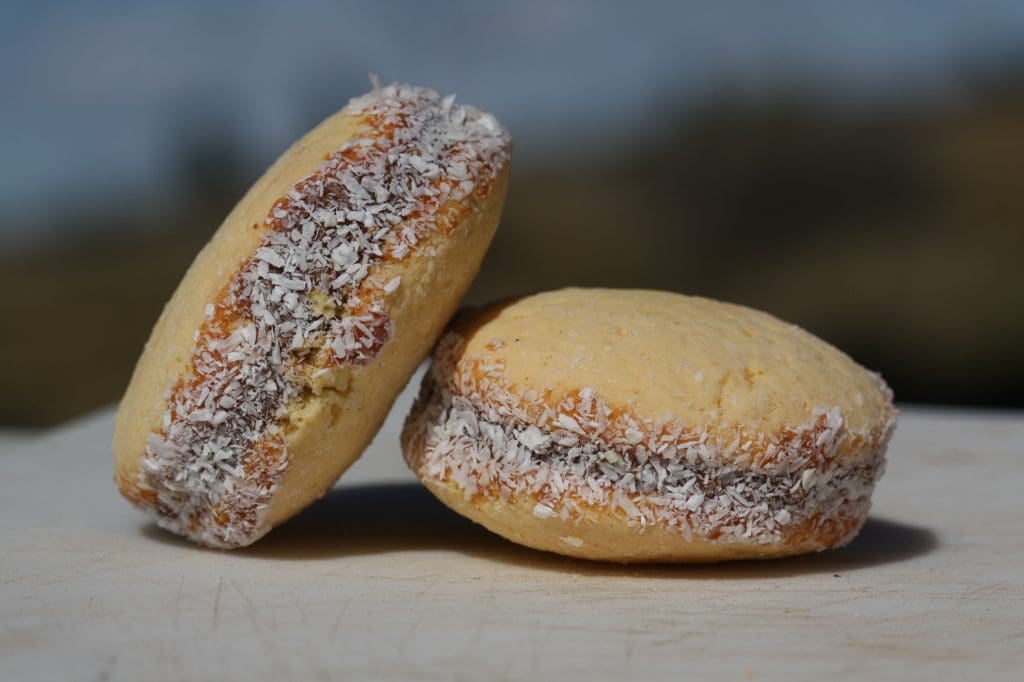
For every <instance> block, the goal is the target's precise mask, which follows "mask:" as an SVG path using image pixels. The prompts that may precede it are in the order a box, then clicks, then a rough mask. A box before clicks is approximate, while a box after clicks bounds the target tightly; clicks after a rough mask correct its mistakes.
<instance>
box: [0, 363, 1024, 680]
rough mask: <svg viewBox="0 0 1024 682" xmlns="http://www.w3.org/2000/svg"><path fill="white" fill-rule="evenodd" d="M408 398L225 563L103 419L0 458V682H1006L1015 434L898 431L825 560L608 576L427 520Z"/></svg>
mask: <svg viewBox="0 0 1024 682" xmlns="http://www.w3.org/2000/svg"><path fill="white" fill-rule="evenodd" d="M414 385H415V379H414ZM409 399H410V396H409V393H408V391H407V392H406V394H404V395H403V397H402V398H401V399H400V400H399V403H398V405H397V408H396V413H393V414H392V416H391V417H389V420H388V422H387V424H386V425H385V428H384V430H383V431H382V432H381V433H380V434H379V435H378V437H377V440H376V441H375V443H374V445H373V446H372V447H371V448H370V450H369V451H368V452H367V453H366V455H365V456H364V457H363V459H362V460H361V461H360V462H359V463H357V464H356V466H355V467H353V469H352V470H351V471H350V472H349V474H348V475H347V476H346V477H345V479H344V482H343V484H342V485H341V486H339V487H337V488H335V489H334V490H332V491H331V492H330V493H329V494H328V496H327V497H325V498H324V499H323V500H321V501H320V502H319V503H318V504H317V505H315V506H314V507H312V508H311V509H309V510H307V511H306V512H305V513H303V514H302V515H300V516H299V517H297V518H296V519H295V520H294V521H292V522H291V523H290V524H288V525H286V526H284V527H282V528H280V529H278V530H276V531H274V532H273V533H272V534H271V535H270V536H268V537H267V538H266V539H264V540H263V541H261V542H260V543H258V544H257V545H256V546H254V547H252V548H250V549H248V550H244V551H238V552H234V553H224V552H217V551H209V550H202V549H199V548H196V547H194V546H191V545H188V544H186V543H184V542H182V541H179V540H178V539H176V538H173V537H171V536H169V535H166V534H164V533H163V532H162V531H159V530H158V529H156V528H155V527H154V526H152V525H151V524H150V523H149V522H147V521H146V520H145V518H144V517H142V516H141V515H139V514H138V513H136V512H134V511H133V510H132V509H131V508H130V507H128V506H127V505H126V504H125V503H124V502H123V501H122V500H121V499H120V497H119V496H118V495H117V493H116V491H115V490H114V487H113V483H112V482H111V455H110V446H109V442H110V436H111V429H112V419H113V413H112V412H111V411H104V412H101V413H99V414H96V415H93V416H91V417H89V418H87V419H84V420H81V421H79V422H77V423H74V424H71V425H69V426H66V427H64V428H61V429H58V430H56V431H54V432H52V433H50V434H49V435H47V436H45V437H43V438H42V439H38V440H35V441H33V442H32V443H30V444H19V445H17V446H15V448H14V449H13V450H12V451H7V452H4V453H3V454H2V455H0V467H2V469H0V471H2V472H3V476H2V479H0V480H2V482H0V679H3V680H35V679H39V680H43V679H85V680H111V681H113V680H135V679H147V680H163V679H173V680H192V679H196V680H198V679H211V678H216V679H223V680H236V679H237V680H242V679H253V678H256V679H259V678H278V679H311V678H312V679H318V678H324V679H327V678H330V679H358V680H363V679H368V678H379V679H384V680H421V679H422V680H460V679H466V680H469V679H496V680H501V679H523V678H537V677H546V678H558V679H588V680H593V679H612V678H616V679H643V678H647V677H650V678H660V677H669V676H672V677H673V678H679V679H683V678H688V677H692V676H707V675H711V674H716V675H719V676H723V677H724V676H728V677H730V678H744V679H755V680H759V679H782V678H792V677H793V676H797V677H800V678H806V677H811V676H814V677H822V678H824V677H828V678H832V679H864V678H865V677H867V676H869V675H881V676H885V677H890V678H891V677H898V678H899V679H935V678H942V679H963V678H966V677H967V676H969V675H970V676H972V677H975V676H981V675H985V676H987V678H988V679H1007V680H1010V679H1014V680H1016V679H1021V677H1020V675H1021V671H1022V669H1024V654H1022V650H1024V615H1022V614H1024V542H1022V539H1024V538H1022V536H1021V530H1020V529H1021V528H1022V527H1024V495H1022V494H1021V492H1020V491H1021V490H1022V489H1024V415H1021V414H1019V413H1018V414H1010V413H1002V414H999V413H984V412H970V411H954V410H941V411H932V410H922V409H914V408H908V409H905V410H904V414H903V416H902V419H901V422H900V427H899V429H898V430H897V433H896V437H895V439H894V441H893V444H892V447H891V449H890V464H889V470H888V472H887V473H886V476H885V477H884V479H883V481H882V483H881V485H880V488H879V490H878V491H877V493H876V504H875V512H874V513H873V514H872V519H871V520H870V521H869V522H868V525H867V526H866V527H865V529H864V531H863V533H862V535H861V536H860V538H858V540H857V541H855V542H854V543H853V545H851V546H850V547H848V548H846V549H844V550H840V551H835V552H830V553H825V554H819V555H814V556H808V557H802V558H798V559H792V560H782V561H772V562H762V563H740V564H727V565H717V566H703V567H646V568H643V567H641V568H621V567H617V566H605V565H601V564H589V563H582V562H578V561H573V560H569V559H563V558H560V557H555V556H547V555H544V554H540V553H537V552H533V551H530V550H526V549H522V548H519V547H517V546H514V545H511V544H509V543H507V542H505V541H503V540H501V539H500V538H497V537H496V536H492V535H490V534H488V533H487V532H486V531H484V530H483V529H481V528H479V527H477V526H474V525H473V524H471V523H469V522H468V521H465V520H464V519H462V518H460V517H457V516H455V515H454V514H452V513H451V512H449V511H447V510H446V509H444V508H443V507H442V506H441V505H440V504H439V503H438V502H436V501H435V500H434V499H433V498H432V497H431V496H430V495H429V494H428V493H427V492H426V491H424V490H422V489H421V488H420V487H419V486H418V484H416V483H414V482H413V479H412V477H411V475H410V474H408V472H406V471H405V468H404V464H403V463H402V461H401V456H400V454H399V452H398V447H397V443H398V436H397V429H398V425H399V421H400V417H401V415H402V414H404V411H405V409H406V408H407V406H408V401H409Z"/></svg>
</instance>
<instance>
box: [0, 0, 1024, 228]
mask: <svg viewBox="0 0 1024 682" xmlns="http://www.w3.org/2000/svg"><path fill="white" fill-rule="evenodd" d="M0 13H2V14H0V19H2V21H0V87H2V90H3V92H4V96H3V98H2V101H0V153H2V158H3V162H2V165H0V205H3V206H4V207H5V208H7V209H13V211H14V212H15V213H16V212H17V210H18V208H19V207H21V206H26V205H31V204H32V203H34V202H38V200H39V198H40V197H41V196H43V195H44V194H45V193H47V192H48V191H49V190H50V189H52V188H54V187H60V188H61V191H62V192H68V191H69V190H70V191H71V193H72V194H75V193H78V194H84V195H87V194H89V193H93V192H97V193H110V192H126V193H133V194H142V195H146V194H149V193H153V192H152V190H153V188H154V187H158V186H159V183H160V182H161V180H162V179H164V178H165V176H166V173H167V172H168V171H167V164H168V161H167V159H168V158H169V157H170V156H171V155H172V153H173V145H174V144H175V143H176V141H178V140H180V136H181V133H182V131H183V130H186V129H188V128H189V126H190V125H192V123H191V122H194V121H205V120H213V119H219V120H222V121H228V122H230V125H231V127H232V132H233V134H234V135H235V136H236V137H237V138H238V139H240V140H242V141H244V142H245V143H246V145H247V146H248V149H249V151H250V152H251V154H252V157H253V159H252V160H253V163H254V164H258V165H260V166H262V165H265V164H266V163H268V162H269V161H270V160H271V159H272V158H273V156H275V155H276V154H278V153H279V152H280V151H282V150H283V149H284V148H285V147H286V146H287V145H288V144H289V143H290V142H291V141H292V140H293V139H294V138H295V137H296V136H297V135H298V134H300V133H301V132H302V131H303V130H305V129H307V128H308V127H309V126H311V125H312V124H313V123H315V122H316V120H318V119H319V118H321V117H323V116H325V115H326V114H328V113H330V112H331V111H333V110H335V109H337V108H339V107H340V106H341V105H342V104H343V103H344V102H345V101H346V100H347V99H348V98H349V97H351V96H353V95H354V94H358V93H359V92H361V91H363V90H366V89H367V87H368V86H367V74H368V73H370V72H374V73H378V74H380V76H381V78H382V79H384V80H393V79H399V80H407V81H411V82H416V83H420V84H425V85H429V86H431V87H434V88H437V89H440V90H446V91H455V92H457V93H458V94H459V96H460V98H462V99H464V100H467V101H470V102H473V103H475V104H479V105H481V106H484V107H487V108H489V109H492V110H493V111H495V112H497V113H498V114H499V115H500V117H501V118H502V119H503V120H504V121H505V122H506V123H507V124H508V125H509V127H510V128H511V129H512V131H513V133H514V134H515V136H516V141H517V145H518V146H517V157H518V159H519V161H520V162H521V163H529V162H531V161H543V160H545V159H546V158H549V157H552V156H554V155H558V154H563V153H566V150H570V153H581V152H580V151H579V150H580V148H581V147H586V148H589V149H593V148H594V145H592V144H585V143H589V141H591V140H593V138H594V137H595V136H596V135H598V134H605V135H608V136H609V137H608V138H602V139H606V140H607V141H608V144H609V145H610V146H612V147H614V145H615V144H616V143H623V142H624V141H627V140H630V139H632V137H633V136H635V135H636V134H637V130H638V129H641V128H642V126H643V124H645V123H657V121H658V119H659V115H660V114H659V112H664V111H665V106H666V105H669V106H673V107H674V106H679V105H682V104H685V103H686V102H692V101H694V100H695V99H696V98H698V97H700V96H701V95H705V94H707V93H709V92H715V91H717V90H721V89H738V90H740V91H743V92H746V93H753V94H756V93H758V92H761V91H771V90H772V89H774V88H777V87H780V86H785V87H803V88H810V89H812V90H814V91H818V92H823V93H831V94H833V95H838V96H839V98H840V99H841V100H843V101H846V102H847V103H850V104H857V103H860V102H864V101H866V102H869V103H871V104H878V103H882V104H886V103H888V102H890V101H899V100H900V99H903V98H906V97H907V96H908V95H910V96H915V97H918V96H923V97H941V98H949V97H953V98H955V97H956V96H957V87H958V82H959V81H958V79H959V77H960V75H961V72H960V70H961V68H962V67H963V65H964V64H965V63H969V62H971V60H974V59H985V58H987V57H988V55H990V54H993V53H995V54H998V53H999V52H1000V51H1005V50H1010V51H1012V50H1014V49H1015V48H1016V49H1019V48H1022V47H1024V2H1020V1H1019V0H1018V1H1016V2H1011V1H1008V0H1002V1H1001V0H984V1H978V2H953V1H951V0H932V1H930V2H898V3H897V2H831V1H820V0H819V1H810V0H808V1H790V2H785V1H782V2H772V3H764V2H722V3H684V2H670V3H624V2H588V3H570V2H558V1H554V0H530V1H527V2H519V3H488V2H469V1H459V2H445V3H432V2H411V1H410V2H398V3H365V4H354V3H341V2H322V1H318V0H301V1H296V2H280V3H272V2H239V1H229V2H220V3H214V2H197V1H179V2H131V3H129V2H118V1H115V0H104V1H100V2H71V1H68V0H65V1H58V2H31V3H29V2H26V3H5V4H4V7H3V9H2V10H0ZM0 225H2V227H0V229H2V230H5V231H8V232H9V231H10V230H16V229H18V225H19V222H18V221H17V220H8V221H5V222H4V223H0Z"/></svg>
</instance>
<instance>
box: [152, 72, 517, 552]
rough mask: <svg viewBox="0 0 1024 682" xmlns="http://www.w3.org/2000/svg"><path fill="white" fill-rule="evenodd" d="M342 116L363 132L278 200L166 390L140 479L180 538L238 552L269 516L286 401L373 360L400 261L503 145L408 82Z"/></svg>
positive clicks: (472, 190)
mask: <svg viewBox="0 0 1024 682" xmlns="http://www.w3.org/2000/svg"><path fill="white" fill-rule="evenodd" d="M348 113H350V114H352V115H355V116H359V117H363V118H365V120H366V122H367V125H366V128H365V130H366V131H367V132H366V136H365V137H360V138H357V139H352V140H349V141H347V142H345V143H344V144H343V146H342V147H341V148H340V149H338V150H337V151H336V152H334V153H332V154H330V155H329V156H328V157H327V158H326V159H325V161H324V162H323V163H322V164H321V165H320V167H319V169H318V170H317V171H316V172H315V173H313V174H312V175H310V176H309V177H307V178H305V179H303V180H301V181H300V182H298V183H297V184H296V185H295V186H294V187H293V188H292V189H291V190H290V191H289V192H288V194H287V195H286V196H284V197H282V198H281V199H279V200H278V201H277V202H276V204H275V205H274V206H273V208H272V209H271V211H270V214H269V215H268V217H267V218H266V226H267V229H266V234H265V236H264V237H263V240H262V243H261V244H260V246H259V248H257V249H256V250H255V252H254V253H253V254H252V256H251V257H250V258H249V259H248V260H247V261H246V262H244V263H243V264H242V265H241V266H240V268H239V270H238V271H237V272H236V274H235V275H234V277H233V278H232V279H231V281H230V282H229V283H228V284H227V285H226V287H225V289H224V290H223V292H222V294H221V295H220V296H219V298H218V300H216V301H214V302H212V303H210V304H209V305H208V306H207V308H206V317H205V321H204V322H203V324H202V326H201V327H200V329H198V330H197V332H196V336H195V345H194V348H193V351H192V355H191V362H190V364H189V367H188V370H187V371H186V372H185V373H184V375H183V376H181V377H180V379H179V380H178V381H177V383H176V384H175V385H174V386H172V387H170V389H169V390H168V393H167V396H166V398H167V404H168V408H167V411H166V413H165V414H164V416H163V422H162V425H161V428H160V430H159V431H158V432H155V433H153V434H151V435H150V437H149V439H148V442H147V444H146V448H145V452H144V454H143V455H142V458H141V466H140V473H139V481H138V483H139V488H140V496H141V497H142V503H143V506H146V507H150V508H151V509H152V510H153V511H154V512H155V514H156V520H157V522H158V523H159V524H160V525H161V526H163V527H165V528H168V529H170V530H172V531H174V532H176V533H180V534H184V535H188V536H190V537H191V538H193V539H194V540H197V541H199V542H201V543H203V544H206V545H210V546H215V547H236V546H240V545H245V544H249V543H251V542H253V541H254V540H256V539H258V538H259V537H260V536H261V535H262V534H263V533H265V532H266V531H267V530H268V529H267V528H265V527H264V524H263V522H262V519H263V517H264V515H265V513H266V510H267V509H268V506H269V501H270V499H271V498H272V497H273V495H274V493H275V491H276V490H277V488H278V486H279V484H280V481H281V479H282V477H283V475H284V473H285V471H286V470H287V468H288V465H289V456H288V451H287V447H286V440H285V432H284V426H285V424H286V416H287V413H288V406H289V403H290V401H292V400H293V399H294V398H296V397H299V396H301V395H302V393H303V391H306V390H308V386H309V381H310V379H311V378H312V377H315V376H319V375H321V374H323V373H325V372H328V371H330V368H331V367H334V366H340V365H363V364H366V363H369V362H370V361H372V360H373V358H374V357H376V355H377V354H378V353H379V352H380V350H381V349H382V348H383V347H384V345H385V344H386V343H387V342H388V340H389V339H390V338H391V337H392V336H393V335H394V333H395V330H394V328H393V324H392V322H391V320H390V319H389V317H388V310H387V304H386V296H387V295H388V294H391V293H392V292H394V291H395V290H396V289H397V288H398V287H399V286H400V284H401V281H400V278H397V277H396V278H394V279H391V280H390V281H387V282H381V281H376V279H375V278H374V277H373V271H374V266H375V265H377V264H379V263H382V262H390V261H400V260H402V259H403V258H405V257H406V256H407V255H408V254H409V253H411V252H412V251H414V250H415V249H416V248H417V245H419V244H420V243H421V242H423V241H424V239H425V238H427V237H428V236H429V235H430V234H431V233H432V232H435V231H437V232H441V233H447V232H448V231H450V230H451V229H454V227H455V226H456V225H457V216H456V217H455V218H451V217H450V216H448V215H445V216H444V217H442V216H441V215H440V214H439V208H440V207H441V206H442V205H444V204H445V203H446V202H453V201H454V202H457V201H460V200H464V199H466V198H468V197H469V196H471V195H475V196H477V197H480V198H483V197H485V196H486V195H487V194H488V192H489V191H490V188H491V183H492V182H493V181H494V179H495V177H496V173H497V170H498V169H500V167H501V166H502V165H503V164H504V163H505V161H506V159H507V155H508V151H509V138H508V134H507V132H506V131H505V130H504V129H503V128H502V127H501V126H500V124H499V123H498V122H497V120H496V119H495V118H494V117H493V116H491V115H490V114H488V113H485V112H482V111H479V110H477V109H475V108H473V107H470V106H463V105H457V104H455V98H454V96H453V95H452V96H447V97H441V96H440V95H438V94H437V93H435V92H432V91H430V90H426V89H422V88H416V87H412V86H408V85H392V86H388V87H384V88H376V89H375V90H374V91H373V92H371V93H369V94H368V95H365V96H364V97H361V98H359V99H357V100H353V101H352V102H351V103H350V104H349V107H348Z"/></svg>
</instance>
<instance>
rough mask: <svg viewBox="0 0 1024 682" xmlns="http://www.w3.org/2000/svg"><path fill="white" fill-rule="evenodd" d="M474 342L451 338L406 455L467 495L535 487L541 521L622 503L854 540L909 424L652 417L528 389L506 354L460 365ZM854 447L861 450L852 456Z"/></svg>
mask: <svg viewBox="0 0 1024 682" xmlns="http://www.w3.org/2000/svg"><path fill="white" fill-rule="evenodd" d="M461 345H462V342H461V339H460V337H458V336H457V335H456V334H449V335H448V336H446V337H445V338H444V339H443V340H442V341H441V343H440V344H439V347H438V351H437V353H436V357H435V361H434V365H433V367H432V369H431V372H430V373H429V374H428V375H427V376H426V377H425V379H424V383H423V388H422V391H421V394H420V397H419V399H418V401H417V403H416V405H415V406H414V408H413V412H412V414H411V415H410V418H409V420H408V421H407V423H406V427H405V432H404V433H403V443H404V445H405V447H404V448H403V449H404V452H405V456H406V461H407V463H408V464H409V466H410V468H412V469H413V470H414V471H415V472H417V474H419V475H420V476H421V477H424V478H429V479H432V480H435V481H439V482H442V483H452V484H455V485H456V486H457V487H458V488H459V489H461V490H462V491H463V494H464V496H465V499H467V500H472V499H474V498H475V497H477V496H485V497H489V498H491V499H497V498H499V497H500V498H501V499H507V500H515V499H516V498H518V497H519V496H520V495H530V496H533V498H535V499H536V500H537V504H536V505H535V506H534V508H533V513H534V515H535V516H538V517H540V518H550V517H555V516H557V517H559V518H561V519H562V520H566V521H569V520H575V521H579V520H581V519H583V518H584V517H585V516H586V515H587V512H588V509H596V510H610V511H613V512H617V513H621V514H622V515H623V516H624V517H625V519H626V520H627V522H628V523H629V525H630V526H633V527H635V528H637V529H638V531H639V530H642V529H644V528H645V527H647V526H652V525H655V524H657V525H659V526H661V527H664V528H668V529H672V530H675V531H677V532H678V533H680V534H681V535H682V536H683V537H684V538H687V539H688V538H690V537H691V534H692V533H697V534H699V535H700V536H701V537H703V538H705V539H708V540H711V541H715V542H722V543H747V544H755V545H771V544H779V543H784V542H786V541H787V538H788V537H789V536H791V535H794V534H799V535H800V537H802V538H803V537H820V538H826V539H827V541H823V542H822V544H821V546H820V547H819V548H824V547H825V546H834V545H840V544H843V543H845V542H847V541H849V540H850V539H852V537H853V535H854V534H855V533H856V531H857V530H858V529H859V527H860V524H861V522H862V521H863V520H864V518H866V516H867V512H868V508H869V506H870V497H871V493H872V491H873V489H874V485H875V483H876V481H877V480H878V478H879V477H880V476H881V475H882V472H883V469H884V461H885V458H884V455H885V450H886V446H887V443H888V441H889V438H890V436H891V434H892V431H893V429H894V427H895V415H894V414H891V415H890V416H889V419H888V421H887V423H885V424H883V425H881V426H880V427H879V428H877V429H873V430H868V431H865V432H854V431H852V430H850V429H849V428H848V427H847V426H846V424H845V423H844V420H843V416H842V413H841V412H840V410H839V408H835V407H833V408H825V407H822V408H818V409H816V410H815V411H814V412H813V414H811V415H810V418H809V420H808V422H807V423H806V424H804V425H803V426H800V427H799V428H796V429H791V430H786V431H784V432H781V433H776V434H763V433H752V432H750V431H749V430H746V429H743V428H735V429H723V430H721V431H715V430H712V429H710V428H708V427H707V426H704V425H686V424H682V423H680V422H678V421H673V420H670V419H666V420H662V421H659V422H652V421H651V420H646V419H643V418H640V417H638V416H636V415H633V414H630V413H629V411H628V410H623V409H613V408H612V407H610V406H609V405H608V404H606V403H605V402H604V401H602V400H601V398H600V396H598V395H595V393H594V391H593V390H592V389H588V388H583V389H581V390H579V391H578V392H576V393H574V394H572V395H566V396H561V397H558V396H555V397H553V396H551V395H541V394H538V393H537V392H535V391H530V392H527V393H526V395H522V394H521V393H517V392H515V391H513V390H512V388H511V387H510V386H509V385H508V383H507V381H506V380H505V379H504V378H503V376H502V369H503V368H502V366H501V364H500V362H498V361H482V360H480V359H479V358H476V357H471V358H461V359H460V360H458V363H459V366H458V367H456V358H459V357H460V355H461V352H460V349H461ZM880 385H882V386H883V387H884V384H881V382H880ZM883 390H885V391H886V392H887V395H888V396H890V399H891V393H889V392H888V388H887V387H884V388H883ZM844 444H845V445H852V446H854V451H853V452H850V451H847V454H846V456H843V457H838V456H837V454H838V452H839V450H840V448H841V446H843V445H844Z"/></svg>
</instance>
